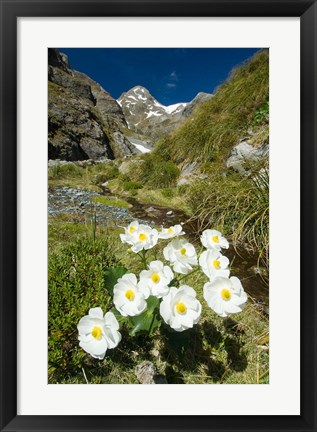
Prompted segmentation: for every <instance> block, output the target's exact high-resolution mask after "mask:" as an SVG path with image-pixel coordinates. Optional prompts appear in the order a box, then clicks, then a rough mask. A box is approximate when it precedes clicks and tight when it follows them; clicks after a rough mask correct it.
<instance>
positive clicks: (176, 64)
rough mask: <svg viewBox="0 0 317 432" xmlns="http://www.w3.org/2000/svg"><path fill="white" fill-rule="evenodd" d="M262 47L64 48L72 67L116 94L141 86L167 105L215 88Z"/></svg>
mask: <svg viewBox="0 0 317 432" xmlns="http://www.w3.org/2000/svg"><path fill="white" fill-rule="evenodd" d="M259 49H260V48H60V51H61V52H64V53H65V54H67V55H68V57H69V62H70V66H71V67H72V68H73V69H76V70H78V71H80V72H84V73H85V74H87V75H88V76H90V77H91V78H92V79H93V80H95V81H97V82H98V83H99V84H101V86H102V87H103V88H104V89H105V90H107V91H108V92H109V93H110V94H111V96H113V97H114V98H115V99H117V98H118V97H119V96H120V95H121V93H123V92H125V91H128V90H130V89H131V88H132V87H134V86H136V85H142V86H143V87H146V88H147V89H148V90H149V92H150V93H151V94H152V95H153V96H154V97H155V98H156V99H157V100H158V101H159V102H161V103H162V104H164V105H171V104H174V103H177V102H189V101H191V100H192V99H193V98H194V97H195V96H196V94H197V93H198V92H200V91H203V92H207V93H212V92H213V91H214V89H215V88H216V87H217V86H218V85H219V84H221V83H222V82H224V81H225V80H226V78H227V77H228V75H229V73H230V71H231V69H232V68H233V67H235V66H237V65H239V64H241V63H242V62H243V61H245V60H246V59H248V58H250V57H251V56H252V55H253V54H254V53H255V52H256V51H258V50H259Z"/></svg>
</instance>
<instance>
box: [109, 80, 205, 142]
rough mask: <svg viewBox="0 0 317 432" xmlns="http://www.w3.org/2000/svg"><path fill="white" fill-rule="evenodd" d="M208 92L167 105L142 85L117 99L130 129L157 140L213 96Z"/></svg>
mask: <svg viewBox="0 0 317 432" xmlns="http://www.w3.org/2000/svg"><path fill="white" fill-rule="evenodd" d="M212 96H213V95H211V94H208V93H198V95H197V96H196V97H195V98H194V99H193V101H191V102H189V103H187V102H180V103H176V104H174V105H169V106H165V105H162V104H161V103H159V102H158V101H157V100H156V99H155V98H154V97H153V96H152V95H151V94H150V92H149V91H148V90H147V89H146V88H145V87H142V86H136V87H133V88H132V89H130V90H129V91H128V92H126V93H122V95H121V96H120V97H119V99H118V100H117V102H118V104H119V105H120V106H121V108H122V111H123V113H124V117H125V119H126V121H127V124H128V126H129V129H131V130H132V131H135V132H137V133H139V134H142V135H143V136H145V137H148V138H151V139H152V141H154V142H155V141H156V140H157V139H158V138H160V137H161V136H162V135H165V134H167V133H169V132H171V131H173V130H174V129H175V128H176V127H177V126H178V125H179V124H180V123H181V122H182V121H183V120H184V119H185V118H187V117H189V116H190V115H191V114H192V113H193V111H194V109H195V108H196V106H198V105H199V104H200V103H201V102H203V101H205V100H207V99H209V98H211V97H212Z"/></svg>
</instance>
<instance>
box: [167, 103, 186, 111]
mask: <svg viewBox="0 0 317 432" xmlns="http://www.w3.org/2000/svg"><path fill="white" fill-rule="evenodd" d="M186 105H187V103H184V102H180V103H176V104H173V105H169V106H167V107H165V111H166V112H167V113H168V114H172V113H175V112H179V111H180V110H181V109H183V108H185V106H186Z"/></svg>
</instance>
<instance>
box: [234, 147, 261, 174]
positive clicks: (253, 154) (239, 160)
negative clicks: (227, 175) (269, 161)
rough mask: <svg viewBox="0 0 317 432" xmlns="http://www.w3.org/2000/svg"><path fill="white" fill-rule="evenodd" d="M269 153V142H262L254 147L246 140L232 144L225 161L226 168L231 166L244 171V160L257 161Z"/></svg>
mask: <svg viewBox="0 0 317 432" xmlns="http://www.w3.org/2000/svg"><path fill="white" fill-rule="evenodd" d="M268 155H269V143H264V144H263V145H262V146H261V147H259V148H255V147H253V146H252V145H251V144H249V143H248V142H247V141H243V142H241V143H239V144H238V145H236V146H234V147H233V149H232V151H231V155H230V156H229V158H228V159H227V161H226V165H227V167H228V168H230V167H231V168H233V169H235V170H236V171H239V172H241V173H244V172H245V169H244V167H243V165H244V163H245V161H257V160H260V159H262V158H266V157H268Z"/></svg>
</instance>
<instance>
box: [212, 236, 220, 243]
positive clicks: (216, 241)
mask: <svg viewBox="0 0 317 432" xmlns="http://www.w3.org/2000/svg"><path fill="white" fill-rule="evenodd" d="M211 238H212V241H213V242H214V243H219V237H218V236H217V235H216V236H212V237H211Z"/></svg>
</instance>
